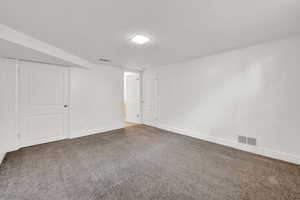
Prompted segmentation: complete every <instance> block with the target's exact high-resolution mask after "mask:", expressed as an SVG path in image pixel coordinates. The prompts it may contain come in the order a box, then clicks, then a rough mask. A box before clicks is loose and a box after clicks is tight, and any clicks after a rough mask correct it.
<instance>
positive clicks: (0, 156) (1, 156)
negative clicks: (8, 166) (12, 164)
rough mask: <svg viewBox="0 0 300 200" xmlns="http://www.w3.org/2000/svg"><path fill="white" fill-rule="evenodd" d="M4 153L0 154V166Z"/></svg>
mask: <svg viewBox="0 0 300 200" xmlns="http://www.w3.org/2000/svg"><path fill="white" fill-rule="evenodd" d="M5 155H6V153H0V165H1V164H2V161H3V160H4V157H5Z"/></svg>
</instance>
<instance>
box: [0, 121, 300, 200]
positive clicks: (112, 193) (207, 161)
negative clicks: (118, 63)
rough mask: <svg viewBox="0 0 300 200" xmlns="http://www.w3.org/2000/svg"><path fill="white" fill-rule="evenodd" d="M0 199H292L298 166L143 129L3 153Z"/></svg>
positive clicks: (297, 194)
mask: <svg viewBox="0 0 300 200" xmlns="http://www.w3.org/2000/svg"><path fill="white" fill-rule="evenodd" d="M0 199H1V200H12V199H13V200H95V199H116V200H121V199H127V200H134V199H138V200H144V199H151V200H152V199H153V200H154V199H169V200H175V199H180V200H192V199H202V200H208V199H209V200H212V199H214V200H217V199H218V200H226V199H228V200H229V199H230V200H235V199H236V200H240V199H245V200H251V199H253V200H254V199H255V200H264V199H272V200H277V199H280V200H296V199H297V200H299V199H300V167H299V166H297V165H292V164H289V163H285V162H281V161H276V160H272V159H268V158H265V157H261V156H257V155H254V154H250V153H246V152H242V151H238V150H234V149H231V148H228V147H224V146H220V145H216V144H212V143H208V142H205V141H201V140H197V139H193V138H189V137H186V136H181V135H177V134H174V133H170V132H167V131H163V130H159V129H156V128H152V127H147V126H137V127H128V128H125V129H121V130H116V131H111V132H107V133H101V134H97V135H93V136H87V137H83V138H78V139H73V140H64V141H59V142H53V143H49V144H43V145H38V146H33V147H28V148H23V149H21V150H19V151H16V152H12V153H9V154H7V156H6V158H5V160H4V163H3V165H1V168H0Z"/></svg>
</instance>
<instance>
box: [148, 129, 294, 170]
mask: <svg viewBox="0 0 300 200" xmlns="http://www.w3.org/2000/svg"><path fill="white" fill-rule="evenodd" d="M146 125H149V126H154V127H157V128H160V129H163V130H167V131H170V132H175V133H178V134H181V135H186V136H190V137H194V138H197V139H201V140H205V141H208V142H212V143H216V144H221V145H224V146H229V147H232V148H235V149H238V150H243V151H247V152H251V153H255V154H258V155H262V156H266V157H270V158H273V159H277V160H282V161H286V162H290V163H294V164H297V165H300V157H299V156H297V155H293V154H289V153H284V152H279V151H275V150H272V149H267V148H263V147H259V146H249V145H243V144H240V143H238V142H235V141H231V140H226V139H222V138H217V137H212V136H209V135H206V134H200V133H199V132H195V131H188V130H183V129H178V128H175V127H170V126H168V125H164V124H160V123H146Z"/></svg>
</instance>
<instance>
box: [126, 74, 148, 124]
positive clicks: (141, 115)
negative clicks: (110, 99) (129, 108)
mask: <svg viewBox="0 0 300 200" xmlns="http://www.w3.org/2000/svg"><path fill="white" fill-rule="evenodd" d="M125 72H131V73H136V74H139V76H140V85H139V88H140V99H139V102H140V123H138V124H143V71H136V70H131V69H124V70H123V73H122V76H123V78H122V80H123V81H122V88H123V92H122V93H123V96H122V98H123V105H125V99H124V96H125V93H124V92H125V84H124V82H125V81H126V80H125ZM123 119H124V122H125V119H126V116H125V111H124V110H123Z"/></svg>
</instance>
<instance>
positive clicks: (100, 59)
mask: <svg viewBox="0 0 300 200" xmlns="http://www.w3.org/2000/svg"><path fill="white" fill-rule="evenodd" d="M99 61H101V62H106V63H109V62H111V60H109V59H106V58H99Z"/></svg>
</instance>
